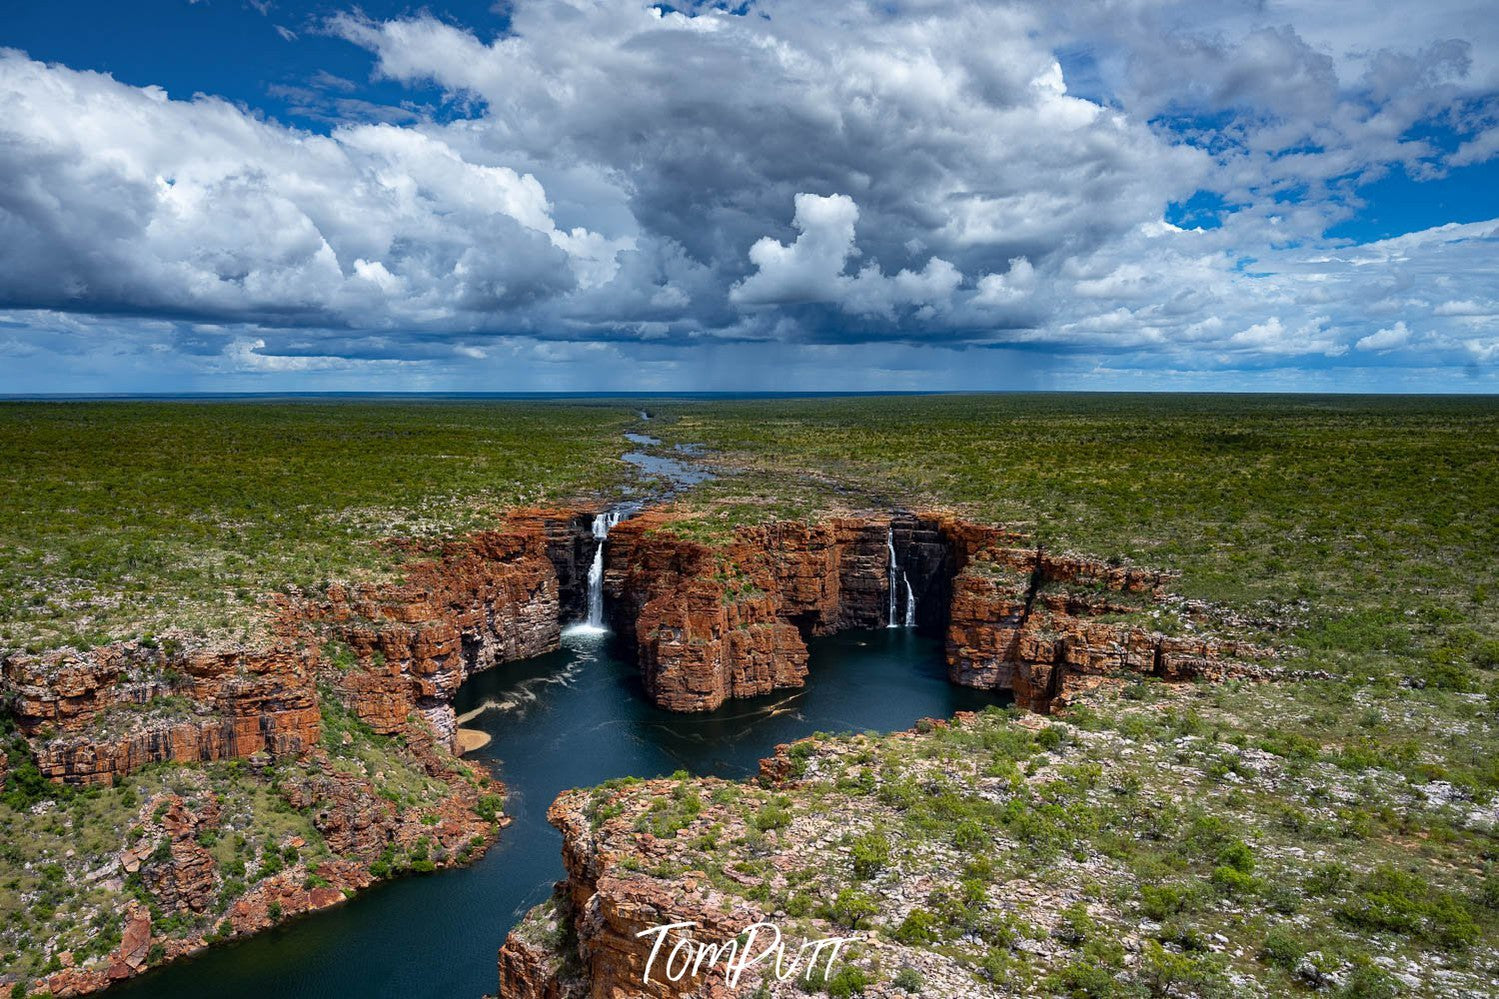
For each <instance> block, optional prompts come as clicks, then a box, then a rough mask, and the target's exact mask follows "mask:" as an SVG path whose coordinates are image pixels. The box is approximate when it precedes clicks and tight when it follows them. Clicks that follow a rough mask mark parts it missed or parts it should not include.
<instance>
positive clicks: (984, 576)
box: [947, 545, 1264, 713]
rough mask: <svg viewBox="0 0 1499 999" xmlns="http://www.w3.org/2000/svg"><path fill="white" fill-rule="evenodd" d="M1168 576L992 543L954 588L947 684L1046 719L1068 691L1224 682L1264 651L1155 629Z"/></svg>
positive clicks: (966, 568) (969, 564)
mask: <svg viewBox="0 0 1499 999" xmlns="http://www.w3.org/2000/svg"><path fill="white" fill-rule="evenodd" d="M1172 578H1174V576H1173V574H1171V573H1166V572H1159V571H1153V570H1148V569H1139V568H1133V567H1126V566H1116V565H1110V564H1108V563H1106V562H1101V561H1098V560H1096V559H1088V558H1080V557H1075V556H1065V555H1053V554H1051V553H1049V552H1046V551H1044V550H1043V549H1040V548H1018V547H1011V546H1005V545H992V546H989V547H984V548H980V549H979V550H978V551H976V552H974V553H973V556H972V557H971V558H970V559H969V560H967V563H966V564H965V565H964V566H963V568H962V569H961V570H960V571H959V572H958V573H957V575H956V576H955V578H954V580H953V584H952V600H951V603H950V611H949V618H950V623H949V626H948V631H947V662H948V677H949V679H951V680H952V682H954V683H957V684H960V685H962V686H967V687H981V688H988V689H995V690H1012V691H1013V692H1014V694H1015V700H1016V703H1017V704H1019V705H1021V706H1022V707H1025V708H1029V709H1031V710H1032V711H1038V712H1041V713H1047V712H1049V711H1050V710H1051V709H1052V707H1053V705H1054V704H1056V703H1058V701H1059V699H1061V700H1065V698H1066V695H1067V693H1068V692H1069V689H1076V688H1079V687H1083V688H1085V687H1086V686H1088V684H1089V683H1090V682H1091V681H1092V680H1094V679H1096V678H1098V677H1105V676H1124V675H1129V674H1136V675H1142V676H1156V677H1161V678H1164V679H1170V680H1181V679H1189V678H1192V677H1196V676H1202V675H1209V674H1222V673H1225V672H1227V671H1229V670H1231V669H1233V668H1234V667H1233V665H1232V663H1231V660H1233V659H1236V658H1258V657H1260V656H1262V655H1264V651H1263V650H1260V649H1257V648H1254V647H1252V646H1249V645H1246V644H1243V643H1238V642H1220V641H1215V640H1213V639H1210V638H1206V637H1200V636H1169V635H1164V634H1162V633H1160V632H1159V631H1156V630H1153V629H1152V628H1150V627H1149V626H1148V625H1149V621H1150V619H1149V617H1148V616H1147V614H1146V613H1145V612H1146V611H1148V610H1149V609H1150V608H1151V607H1152V606H1154V605H1157V604H1159V603H1160V602H1161V601H1162V600H1163V598H1164V597H1165V595H1166V586H1167V584H1168V583H1169V582H1170V580H1171V579H1172Z"/></svg>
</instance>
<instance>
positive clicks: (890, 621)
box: [885, 524, 916, 628]
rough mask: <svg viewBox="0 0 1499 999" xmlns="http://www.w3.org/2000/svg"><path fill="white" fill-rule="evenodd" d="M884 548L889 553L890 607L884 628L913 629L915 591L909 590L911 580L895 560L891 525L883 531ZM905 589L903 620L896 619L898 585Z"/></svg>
mask: <svg viewBox="0 0 1499 999" xmlns="http://www.w3.org/2000/svg"><path fill="white" fill-rule="evenodd" d="M885 548H886V549H887V550H888V551H889V552H890V572H889V576H890V578H889V588H890V607H889V610H888V612H887V614H886V616H885V621H886V624H885V627H887V628H903V627H904V628H914V627H916V591H915V590H913V589H911V579H910V577H909V576H907V575H906V573H905V570H904V569H902V568H901V567H900V564H899V563H897V562H896V560H895V525H894V524H891V525H890V526H889V527H887V528H886V529H885ZM899 584H904V585H905V587H906V614H905V617H904V618H897V617H896V613H895V612H896V609H897V607H898V605H899V603H900V596H899V594H900V585H899Z"/></svg>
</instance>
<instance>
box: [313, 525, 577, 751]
mask: <svg viewBox="0 0 1499 999" xmlns="http://www.w3.org/2000/svg"><path fill="white" fill-rule="evenodd" d="M580 516H581V515H575V514H571V513H568V512H565V511H541V510H523V511H517V512H515V513H512V514H511V515H510V516H509V517H507V518H506V520H505V522H504V523H503V525H502V526H501V527H500V528H498V529H496V530H492V531H483V532H481V533H479V534H475V535H472V536H470V537H467V538H464V539H462V540H459V541H455V542H453V543H451V544H449V545H447V546H445V547H444V549H443V550H442V552H441V553H440V555H439V556H438V557H437V558H435V559H432V560H431V561H427V562H422V563H419V564H417V565H414V566H412V567H411V568H410V569H409V570H408V571H407V574H406V578H405V580H404V581H403V582H401V583H399V584H386V585H375V584H368V585H362V586H355V587H345V586H341V585H334V586H330V587H329V588H328V592H327V596H326V599H325V600H321V601H308V602H305V603H302V604H300V605H291V606H289V607H288V610H287V613H288V614H290V615H291V616H293V617H296V618H298V619H299V620H300V621H301V622H302V623H303V624H304V625H311V626H314V627H315V628H317V629H318V630H319V632H320V633H321V634H324V635H327V636H330V640H331V641H332V642H334V643H341V644H342V645H343V646H345V647H346V648H347V657H346V658H345V659H344V660H343V661H335V662H334V663H333V666H334V668H333V669H332V670H326V671H325V673H326V675H328V676H329V677H330V678H331V682H332V685H333V687H334V689H336V690H337V691H338V692H339V694H340V695H341V697H342V698H343V699H344V700H345V701H347V702H348V703H349V704H350V705H351V706H352V707H353V709H354V711H355V712H356V713H357V714H358V715H359V717H360V718H361V719H363V720H364V721H365V722H366V723H368V724H369V725H370V726H371V727H373V728H374V729H375V731H377V732H380V733H383V734H395V733H399V732H404V731H406V729H407V728H408V727H409V723H410V721H411V719H412V718H413V716H420V717H421V718H423V719H424V720H425V721H426V723H427V724H428V725H429V726H430V727H431V729H432V730H433V731H434V732H436V733H437V734H438V736H439V738H440V739H442V740H443V741H445V742H446V744H447V745H448V748H450V749H456V747H457V742H456V736H457V723H456V721H455V720H454V717H453V708H452V699H453V695H454V694H456V693H457V691H458V688H459V687H460V686H462V684H463V681H464V680H465V679H467V678H468V677H469V676H470V675H472V674H473V673H477V672H479V671H480V670H485V669H490V668H492V667H494V666H495V665H496V664H497V663H502V662H508V661H511V660H514V659H524V658H528V657H530V656H537V655H541V654H542V653H544V652H550V651H551V650H553V649H555V648H557V642H558V638H559V637H560V635H561V632H562V624H561V622H562V619H563V618H562V613H561V602H560V597H559V594H560V592H561V590H560V586H559V582H558V580H559V576H558V571H557V563H555V562H554V561H553V556H554V555H556V557H557V559H558V561H559V562H562V563H563V564H564V569H565V572H566V573H567V574H568V575H569V577H571V576H572V575H573V573H574V572H575V570H574V569H573V568H572V567H571V563H570V562H569V561H568V560H569V559H570V558H571V557H573V556H574V555H575V554H579V553H580V552H577V551H574V548H575V547H576V546H574V545H572V544H571V543H570V542H568V541H567V539H568V538H570V537H573V536H574V534H575V532H574V531H570V530H569V526H570V525H572V524H574V523H575V522H576V521H577V520H578V519H579V517H580ZM335 651H336V652H338V653H340V654H341V653H343V652H344V650H343V649H337V648H335Z"/></svg>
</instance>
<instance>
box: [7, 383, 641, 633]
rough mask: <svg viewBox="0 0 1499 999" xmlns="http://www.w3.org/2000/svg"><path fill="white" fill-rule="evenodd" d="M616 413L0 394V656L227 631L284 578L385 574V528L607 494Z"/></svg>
mask: <svg viewBox="0 0 1499 999" xmlns="http://www.w3.org/2000/svg"><path fill="white" fill-rule="evenodd" d="M633 415H634V414H633V411H632V410H629V409H626V408H622V407H620V406H617V405H616V406H595V405H584V404H560V403H559V404H553V403H548V402H507V403H499V404H497V403H494V402H476V401H466V400H453V401H442V402H433V401H430V400H429V401H410V400H407V401H398V400H389V401H380V402H355V401H328V400H320V401H310V400H297V401H287V400H266V401H263V402H244V401H233V402H229V401H173V402H149V403H148V402H68V403H29V402H28V403H4V404H0V648H32V649H39V648H49V647H54V646H59V645H73V646H78V647H88V646H90V645H96V644H101V643H104V642H107V641H112V640H115V639H121V638H130V637H135V636H138V635H142V634H153V633H156V632H159V631H161V630H163V629H165V628H168V627H177V628H185V629H187V630H190V631H199V632H203V633H213V634H216V635H219V634H222V635H225V636H227V637H230V638H233V637H237V636H238V635H240V634H242V633H243V632H244V630H245V629H247V628H248V629H253V628H254V627H255V626H256V624H257V623H258V622H259V620H260V617H261V615H260V613H259V608H258V605H259V601H260V600H261V599H262V598H263V597H264V595H265V594H267V593H270V592H274V591H277V590H280V589H282V588H284V587H286V586H288V585H296V586H304V587H305V586H315V585H317V584H319V583H321V582H324V581H326V580H328V579H355V578H378V577H384V576H388V575H390V574H391V573H392V572H393V571H394V570H395V569H396V568H397V566H398V565H399V563H400V560H401V558H402V552H401V551H400V550H399V549H397V548H394V547H391V546H385V545H381V544H379V543H378V542H379V541H380V540H381V539H383V538H388V537H412V538H419V539H430V538H434V537H440V536H443V535H448V534H453V533H457V532H462V531H469V530H474V529H476V528H479V527H482V526H484V525H485V524H486V523H489V522H492V519H493V517H494V515H495V513H496V512H497V511H499V510H502V509H504V508H506V507H510V506H516V505H524V504H532V503H539V502H545V501H555V500H562V499H571V498H575V497H577V496H579V495H583V494H587V493H595V492H599V491H603V490H610V489H614V488H617V487H618V485H619V482H620V480H621V479H622V478H623V477H624V471H623V468H624V466H622V465H621V463H620V462H619V461H618V460H617V459H618V457H619V453H620V451H621V450H622V448H621V447H620V436H619V433H620V429H621V427H623V426H624V425H625V424H626V422H627V421H628V420H629V419H630V418H631V417H632V416H633Z"/></svg>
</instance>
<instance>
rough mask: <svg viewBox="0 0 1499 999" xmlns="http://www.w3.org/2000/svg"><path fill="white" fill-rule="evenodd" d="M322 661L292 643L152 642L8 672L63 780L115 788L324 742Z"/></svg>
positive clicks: (45, 769)
mask: <svg viewBox="0 0 1499 999" xmlns="http://www.w3.org/2000/svg"><path fill="white" fill-rule="evenodd" d="M315 662H316V660H315V656H314V655H313V654H312V653H310V652H308V651H305V650H302V649H298V648H297V647H295V645H292V644H283V645H277V646H274V647H270V648H264V649H223V650H221V649H198V650H186V651H183V650H180V649H175V648H171V647H170V646H168V647H152V646H147V645H144V644H142V643H140V642H127V643H122V644H118V645H110V646H104V647H101V648H96V649H92V650H90V651H88V652H84V653H77V652H72V651H62V652H52V653H47V654H44V655H39V656H29V655H21V654H17V655H14V656H11V657H9V658H7V659H6V660H5V661H4V662H3V663H0V676H3V680H4V685H5V688H6V690H7V691H8V692H9V694H10V704H11V711H12V716H13V717H14V718H15V721H16V725H17V727H18V728H19V729H20V731H21V733H22V734H23V735H24V736H26V737H27V738H28V739H29V740H31V742H32V745H33V748H34V750H35V755H36V762H37V766H38V767H39V768H40V769H41V771H42V774H43V775H44V776H46V777H49V778H51V779H53V780H58V781H65V782H67V783H70V784H107V783H109V782H110V781H112V780H113V779H114V778H115V777H116V776H119V775H123V774H127V773H130V772H131V771H134V770H138V769H140V768H141V767H143V766H145V765H147V764H150V763H163V762H173V763H200V762H208V761H212V760H220V759H227V758H231V757H238V756H250V755H253V754H255V753H260V752H264V753H269V754H270V755H272V756H283V755H293V756H294V755H297V754H300V753H303V752H305V751H307V750H308V749H310V748H312V747H313V746H315V745H316V744H317V741H318V738H319V713H318V704H317V691H316V685H315V680H314V666H315Z"/></svg>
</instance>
